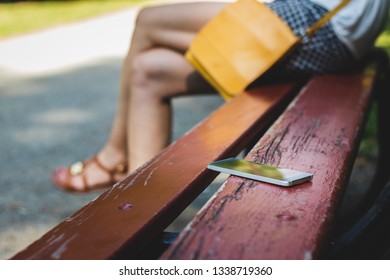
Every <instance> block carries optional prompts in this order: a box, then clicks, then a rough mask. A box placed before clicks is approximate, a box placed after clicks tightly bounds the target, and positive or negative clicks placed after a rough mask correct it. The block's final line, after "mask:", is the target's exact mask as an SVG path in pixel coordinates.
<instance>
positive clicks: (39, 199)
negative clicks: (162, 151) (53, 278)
mask: <svg viewBox="0 0 390 280" xmlns="http://www.w3.org/2000/svg"><path fill="white" fill-rule="evenodd" d="M121 64H122V60H121V59H107V60H103V61H100V62H98V63H94V64H91V65H87V66H83V67H81V68H74V69H71V70H68V71H65V72H62V73H57V74H52V75H46V76H39V77H30V78H12V79H11V78H9V79H7V80H5V79H1V77H0V107H1V110H0V129H1V136H0V138H1V146H0V149H1V150H0V164H1V165H0V211H1V213H2V214H1V216H0V259H6V258H9V257H11V256H12V255H13V254H14V253H15V252H17V251H19V250H20V249H22V248H24V247H25V246H27V245H28V244H30V243H31V242H32V241H34V240H35V239H37V238H38V237H39V236H40V235H41V234H43V233H45V232H46V231H47V230H49V229H50V228H52V227H53V226H54V225H56V224H57V223H59V222H60V221H62V220H63V219H65V218H66V217H68V216H69V215H71V214H72V213H73V212H75V211H76V210H78V209H79V208H81V207H82V206H83V205H85V204H86V203H87V202H89V201H91V200H92V199H94V198H95V197H96V196H98V195H99V194H100V193H93V194H89V195H74V194H68V193H64V192H62V191H60V190H57V189H56V188H55V187H54V186H53V185H52V184H51V182H50V173H51V171H52V170H53V169H54V168H55V167H57V166H60V165H68V164H71V163H73V162H75V161H78V160H82V159H86V158H88V157H90V156H92V155H94V154H95V153H96V152H97V151H98V150H99V148H100V147H101V146H102V145H103V144H104V142H105V140H106V138H107V136H108V133H109V131H110V128H111V122H112V120H113V117H114V114H115V111H116V108H117V102H118V86H119V75H120V69H121ZM194 98H196V102H194ZM221 103H222V100H221V99H220V98H219V97H218V96H202V97H189V98H177V99H176V100H175V101H174V108H175V109H174V132H173V139H176V138H177V137H178V136H179V135H182V134H183V133H185V132H186V131H187V130H188V129H190V128H191V127H192V126H193V125H194V124H196V123H197V122H198V121H200V120H201V119H203V118H204V116H205V115H207V114H209V113H210V112H211V111H213V110H214V109H215V108H217V107H218V106H220V104H221Z"/></svg>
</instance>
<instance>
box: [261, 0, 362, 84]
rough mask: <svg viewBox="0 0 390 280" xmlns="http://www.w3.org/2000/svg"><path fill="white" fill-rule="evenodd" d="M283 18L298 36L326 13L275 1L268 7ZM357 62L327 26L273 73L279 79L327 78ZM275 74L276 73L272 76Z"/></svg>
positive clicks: (302, 0)
mask: <svg viewBox="0 0 390 280" xmlns="http://www.w3.org/2000/svg"><path fill="white" fill-rule="evenodd" d="M267 5H268V6H269V7H270V8H271V9H272V10H273V11H274V12H275V13H276V14H278V16H279V17H280V18H282V19H283V20H284V21H285V22H286V23H287V24H288V25H289V26H290V28H291V29H292V30H293V32H294V33H295V34H296V35H297V36H301V35H302V34H303V32H304V31H305V30H306V29H307V28H308V27H309V26H311V25H312V24H314V23H315V22H316V21H317V20H318V19H320V18H321V17H322V16H323V15H324V14H325V13H326V12H327V10H326V9H324V8H323V7H321V6H318V5H316V4H313V3H312V2H310V1H308V0H276V1H274V2H272V3H268V4H267ZM356 64H357V61H356V59H355V58H354V56H353V55H352V53H351V52H350V50H349V49H348V48H347V47H346V46H345V45H344V44H343V43H342V42H341V41H340V40H339V39H338V38H337V36H336V34H335V32H334V31H333V28H332V26H331V24H330V23H328V24H327V25H325V26H324V27H322V28H321V29H320V30H319V31H317V33H315V35H314V36H313V37H312V38H311V39H310V40H309V41H308V42H306V43H304V44H302V45H301V46H299V47H298V48H297V49H295V50H294V51H293V52H292V53H291V54H289V55H288V56H287V57H286V58H285V59H284V60H283V61H282V62H281V63H280V64H278V65H277V66H276V67H275V68H274V69H273V74H274V75H275V74H277V75H278V76H283V77H284V76H286V77H288V76H291V75H302V74H326V73H336V72H340V71H345V70H348V69H349V68H351V67H354V66H356ZM275 71H276V73H275Z"/></svg>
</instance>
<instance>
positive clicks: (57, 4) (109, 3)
mask: <svg viewBox="0 0 390 280" xmlns="http://www.w3.org/2000/svg"><path fill="white" fill-rule="evenodd" d="M140 2H142V0H89V1H82V0H78V1H26V2H16V3H2V4H0V39H3V38H7V37H11V36H15V35H20V34H23V33H28V32H33V31H37V30H41V29H44V28H48V27H52V26H55V25H59V24H64V23H68V22H72V21H77V20H82V19H87V18H90V17H94V16H99V15H103V14H105V13H110V12H113V11H117V10H120V9H123V8H126V7H130V6H132V5H134V4H137V3H140Z"/></svg>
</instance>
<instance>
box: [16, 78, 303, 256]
mask: <svg viewBox="0 0 390 280" xmlns="http://www.w3.org/2000/svg"><path fill="white" fill-rule="evenodd" d="M295 88H296V84H293V83H291V84H279V85H273V86H265V87H263V88H261V89H256V90H255V91H257V92H252V93H255V94H252V93H251V94H247V93H244V94H242V95H240V96H239V97H238V98H236V99H235V100H234V101H232V102H229V103H227V104H225V105H224V106H222V107H221V108H219V109H218V110H217V111H216V112H214V113H213V114H212V115H210V116H209V117H208V118H206V119H205V120H204V121H203V122H202V123H200V124H199V125H198V126H196V127H195V128H194V129H192V130H191V131H190V132H189V133H187V134H186V135H184V136H183V137H181V138H180V139H179V140H177V141H176V142H175V143H173V144H172V145H170V146H169V147H167V148H166V149H165V150H164V151H163V152H162V153H161V154H160V155H159V156H157V157H156V158H154V159H153V160H152V161H150V162H149V163H148V164H146V165H144V166H143V167H141V168H140V169H138V170H137V171H136V172H134V173H133V174H131V175H129V176H128V177H127V178H126V179H124V180H123V181H122V182H120V183H118V184H116V185H115V186H114V187H113V188H111V189H110V190H107V191H106V192H104V193H103V194H102V195H100V196H99V197H98V198H97V199H95V200H94V201H92V202H91V203H89V204H88V205H86V206H85V207H83V208H82V209H80V210H79V211H78V212H76V213H75V214H73V215H72V216H70V217H69V218H67V219H66V220H65V221H63V222H62V223H60V224H59V225H58V226H56V227H55V228H54V229H52V230H51V231H49V232H48V233H47V234H45V235H44V236H43V237H42V238H40V239H39V240H37V241H36V242H34V243H33V244H31V245H30V246H29V247H27V248H26V249H25V250H23V251H21V252H20V253H18V254H16V255H15V256H14V257H13V258H14V259H108V258H115V257H116V256H117V255H118V254H121V255H123V252H125V255H126V257H129V258H131V257H134V258H136V257H137V254H138V253H139V252H140V251H142V249H143V248H144V247H145V246H146V245H147V244H148V242H150V241H152V240H153V239H154V238H156V236H158V235H159V234H160V233H161V232H162V231H163V230H164V229H165V228H166V227H167V226H168V225H169V224H170V223H171V222H172V221H173V220H174V219H175V218H176V217H177V216H178V215H179V214H180V212H181V211H182V210H183V209H184V208H185V207H187V206H188V204H189V203H191V201H192V200H193V199H195V198H196V196H197V195H198V194H199V193H200V192H201V191H203V189H204V188H205V187H206V186H207V184H208V183H210V182H211V181H212V180H213V179H214V178H215V176H216V174H214V173H213V172H211V171H208V170H207V169H206V166H207V164H208V163H209V162H211V161H214V160H218V159H220V158H223V157H226V156H234V155H236V154H237V153H239V152H240V151H241V150H242V149H243V148H244V147H245V146H246V145H247V144H248V143H249V142H250V141H252V140H253V138H254V137H255V136H256V135H257V134H258V133H260V132H261V131H263V132H264V131H265V130H266V128H267V127H269V126H270V125H271V123H272V121H274V120H275V119H276V118H277V116H278V114H280V112H281V111H282V110H283V109H284V108H285V107H286V106H287V104H288V102H289V101H290V100H291V99H292V96H293V95H294V94H295V93H296V92H297V91H296V90H295ZM130 247H131V250H130V249H129V250H127V248H130Z"/></svg>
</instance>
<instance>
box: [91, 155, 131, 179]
mask: <svg viewBox="0 0 390 280" xmlns="http://www.w3.org/2000/svg"><path fill="white" fill-rule="evenodd" d="M91 161H94V162H95V163H96V165H97V166H98V167H99V168H101V169H102V170H104V171H105V172H107V174H109V175H110V179H111V181H114V179H115V178H114V177H115V175H116V174H121V173H124V172H126V166H127V165H126V164H125V163H123V164H118V165H117V166H115V167H114V168H113V169H111V168H108V167H106V166H104V165H103V164H102V162H101V161H100V160H99V158H98V156H97V155H95V156H94V157H93V158H92V159H91Z"/></svg>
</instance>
